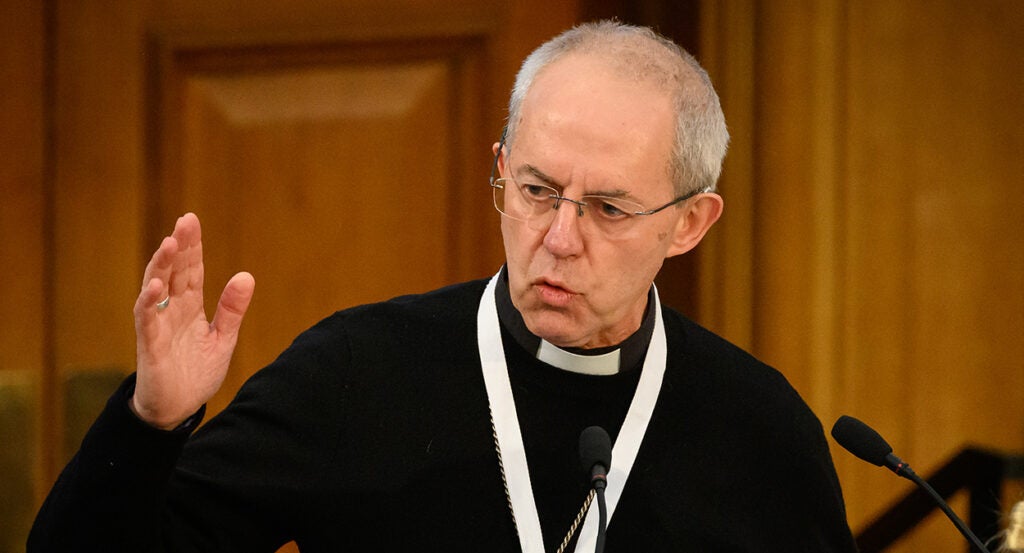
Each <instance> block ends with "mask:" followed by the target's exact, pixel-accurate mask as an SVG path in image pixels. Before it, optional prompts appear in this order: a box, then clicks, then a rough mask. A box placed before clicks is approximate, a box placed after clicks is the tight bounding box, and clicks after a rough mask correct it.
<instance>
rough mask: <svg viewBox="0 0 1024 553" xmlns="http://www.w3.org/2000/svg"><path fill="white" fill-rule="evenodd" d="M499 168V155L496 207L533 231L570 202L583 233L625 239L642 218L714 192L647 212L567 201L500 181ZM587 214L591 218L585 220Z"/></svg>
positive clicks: (596, 200) (614, 202) (599, 201)
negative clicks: (587, 232)
mask: <svg viewBox="0 0 1024 553" xmlns="http://www.w3.org/2000/svg"><path fill="white" fill-rule="evenodd" d="M502 147H504V135H503V136H502V142H501V145H500V146H499V149H498V152H499V153H500V152H501V148H502ZM496 167H497V156H495V161H494V164H493V165H492V167H491V179H490V181H491V190H492V192H493V195H494V207H495V208H496V209H497V210H498V211H499V212H500V213H501V214H503V215H505V216H506V217H508V218H510V219H514V220H516V221H523V222H525V223H527V224H528V225H529V227H530V228H532V229H533V230H544V229H546V228H548V227H549V226H550V225H551V222H552V221H553V220H554V218H555V213H556V212H557V210H558V208H559V207H560V206H561V205H562V202H569V203H570V204H572V205H573V206H574V207H575V208H576V215H577V216H578V217H581V220H580V224H581V227H582V229H581V230H584V231H587V230H596V231H597V232H598V233H600V234H602V235H604V236H609V237H616V236H621V235H623V234H625V233H627V232H628V231H629V230H630V229H632V228H633V227H634V226H635V223H636V222H637V221H638V220H639V218H640V217H642V216H645V215H654V214H655V213H658V212H659V211H662V210H663V209H666V208H668V207H670V206H673V205H676V204H678V203H680V202H684V201H686V200H688V199H690V198H692V197H694V196H696V195H697V194H701V193H705V192H709V191H710V190H708V189H706V188H698V189H696V190H692V191H690V192H688V193H686V194H683V195H682V196H679V197H677V198H675V199H674V200H672V201H670V202H668V203H666V204H665V205H663V206H661V207H658V208H655V209H646V208H644V206H643V205H641V204H639V203H637V202H634V201H631V200H626V199H624V198H616V197H611V196H600V195H594V194H587V195H584V196H581V197H580V199H579V200H574V199H572V198H566V197H565V196H563V195H561V193H559V191H558V190H556V189H554V188H552V187H550V186H547V185H544V184H535V183H532V182H521V181H517V180H515V179H511V178H498V179H496V178H494V173H495V169H496ZM584 213H586V214H587V215H588V217H583V215H584Z"/></svg>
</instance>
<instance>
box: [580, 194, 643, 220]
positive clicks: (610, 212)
mask: <svg viewBox="0 0 1024 553" xmlns="http://www.w3.org/2000/svg"><path fill="white" fill-rule="evenodd" d="M586 202H587V205H588V206H590V207H591V209H592V211H593V213H594V215H595V216H597V217H601V218H603V219H610V220H617V219H628V218H629V217H631V216H632V215H633V210H632V209H630V208H629V207H627V206H625V205H623V204H620V203H619V202H617V201H615V200H614V199H613V198H602V197H599V196H588V197H587V198H586Z"/></svg>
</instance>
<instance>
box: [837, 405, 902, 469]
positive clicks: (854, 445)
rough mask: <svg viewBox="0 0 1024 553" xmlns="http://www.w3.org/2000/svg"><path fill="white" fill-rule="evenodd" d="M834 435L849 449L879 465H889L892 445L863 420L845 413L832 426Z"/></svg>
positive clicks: (840, 443)
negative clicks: (888, 458) (888, 460)
mask: <svg viewBox="0 0 1024 553" xmlns="http://www.w3.org/2000/svg"><path fill="white" fill-rule="evenodd" d="M832 437H833V438H835V440H836V442H838V443H839V445H841V446H843V447H844V448H845V449H846V450H847V451H849V452H850V453H852V454H854V455H856V456H857V457H860V458H861V459H864V460H865V461H867V462H869V463H871V464H873V465H877V466H879V467H880V466H882V465H887V464H888V463H887V457H888V456H889V454H890V453H892V446H890V445H889V444H888V442H886V441H885V438H883V437H882V436H881V435H880V434H879V433H878V432H875V431H874V429H872V428H871V427H870V426H868V425H866V424H864V423H863V422H861V421H859V420H857V419H855V418H853V417H850V416H847V415H843V416H841V417H839V420H837V421H836V423H835V425H833V426H832Z"/></svg>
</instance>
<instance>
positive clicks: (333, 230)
mask: <svg viewBox="0 0 1024 553" xmlns="http://www.w3.org/2000/svg"><path fill="white" fill-rule="evenodd" d="M426 4H427V3H423V2H418V1H414V0H389V1H386V2H372V1H369V0H346V1H343V2H324V1H315V0H299V1H293V2H288V3H281V2H270V1H265V2H264V1H261V2H249V3H247V5H246V7H245V9H240V8H238V7H237V6H233V5H229V4H227V3H214V2H207V1H199V0H195V1H192V0H180V1H174V2H166V1H157V0H150V1H146V2H135V1H131V0H117V1H113V2H91V1H90V2H74V1H65V0H49V1H46V2H41V3H40V2H34V1H29V0H0V77H2V79H3V80H2V81H0V90H2V93H0V263H2V265H0V266H2V267H4V268H5V270H4V273H3V276H2V277H0V431H3V432H4V433H5V434H4V435H2V436H0V443H5V444H14V445H12V446H10V447H6V452H5V453H3V454H0V468H2V469H5V470H4V471H3V472H5V473H6V474H7V475H8V476H6V477H0V484H2V485H3V487H0V496H3V497H5V498H6V497H10V498H14V501H5V502H4V503H5V504H6V505H8V507H4V509H7V510H0V516H2V517H5V520H11V521H13V522H12V523H11V526H10V528H14V530H13V531H7V530H5V531H4V532H0V533H2V534H3V538H2V539H0V551H4V552H6V551H19V550H21V548H22V547H23V545H22V544H23V541H24V530H25V528H26V525H27V524H28V521H29V519H30V517H31V516H32V513H33V512H34V509H35V508H36V507H37V506H38V503H39V501H41V499H42V496H43V495H44V494H45V492H46V490H47V489H48V487H49V485H50V483H51V482H52V480H53V478H55V476H56V473H57V471H58V470H59V468H60V466H61V465H63V463H64V462H65V460H66V459H67V456H68V455H70V451H71V450H72V449H73V448H74V441H75V440H76V439H77V437H78V436H79V435H80V433H81V431H82V430H81V429H82V428H84V426H85V425H86V424H88V419H89V418H91V416H93V415H94V411H95V409H97V408H98V406H99V404H101V403H102V401H103V396H104V394H105V392H106V390H107V389H108V388H109V386H111V385H113V383H114V382H116V380H117V379H119V378H120V377H121V375H123V374H125V373H127V372H129V371H131V370H132V363H133V355H134V354H133V352H134V345H133V341H134V333H133V328H132V318H131V306H132V304H133V302H134V297H135V295H136V294H137V291H138V285H139V279H140V278H141V272H142V268H143V266H144V264H145V261H146V259H147V258H148V255H149V253H150V251H151V250H152V249H153V248H154V247H155V246H156V244H157V243H158V241H159V238H160V236H161V235H162V234H163V233H166V232H168V231H169V229H170V227H171V225H172V223H173V219H174V217H175V216H176V215H178V214H179V213H180V212H182V211H184V210H192V211H196V212H197V213H198V214H199V216H200V218H201V219H202V221H203V223H204V235H205V238H206V239H207V240H206V253H207V256H208V257H207V259H208V267H207V277H208V289H209V290H210V292H209V296H210V297H209V298H208V300H209V302H210V304H211V305H212V302H213V301H215V296H216V289H217V288H218V287H219V286H220V285H222V284H223V282H224V281H225V280H226V279H227V277H228V276H229V275H230V274H231V273H233V272H234V271H237V270H243V269H244V270H249V271H251V272H253V273H254V275H255V277H256V280H257V291H256V298H255V300H254V303H253V306H252V309H251V312H250V314H249V316H248V319H247V322H246V324H245V326H244V327H243V336H242V339H241V341H240V344H239V349H238V355H237V357H236V363H235V366H234V367H233V368H232V373H231V376H230V378H229V381H228V382H227V383H226V385H225V390H224V392H223V393H222V394H220V395H219V396H218V397H217V398H216V399H215V400H214V402H213V403H214V405H213V407H214V408H218V407H219V406H222V405H223V404H224V403H225V402H226V401H227V400H228V399H229V398H230V396H231V395H232V394H233V393H234V390H235V389H237V386H238V385H239V384H240V383H241V382H242V381H243V380H244V379H245V378H246V377H247V376H248V374H250V373H251V372H252V371H253V370H255V369H256V368H258V367H259V366H261V365H262V364H264V363H266V362H267V361H269V360H270V359H272V357H273V356H274V355H276V354H277V353H278V352H279V351H280V350H281V349H282V348H284V347H285V346H286V345H287V343H288V341H289V340H290V339H291V338H292V337H294V335H295V334H296V333H298V332H299V331H301V330H302V329H303V328H305V327H307V326H309V325H310V324H312V323H313V322H315V321H316V320H317V319H319V318H320V317H322V316H324V315H327V314H328V313H330V312H331V311H333V310H334V309H338V308H342V307H345V306H347V305H352V304H354V303H360V302H365V301H372V300H377V299H383V298H385V297H388V296H391V295H395V294H398V293H404V292H414V291H419V290H426V289H429V288H433V287H435V286H438V285H441V284H444V283H447V282H451V281H455V280H462V279H467V278H474V277H480V276H486V275H488V274H489V273H490V272H492V271H493V270H494V269H495V268H496V267H497V265H498V263H500V260H501V250H500V247H501V246H500V240H499V238H498V235H497V225H496V222H497V219H496V216H495V215H494V214H493V213H492V212H491V210H490V208H489V198H488V190H487V189H486V185H485V184H484V183H485V179H486V171H487V167H488V166H489V165H488V164H489V151H490V144H491V142H492V141H493V140H494V139H495V138H496V136H497V134H498V132H499V131H500V128H501V125H502V122H503V120H502V118H503V109H504V103H505V101H506V95H507V91H508V89H509V86H510V84H511V79H512V76H513V74H514V71H515V69H516V68H517V66H518V63H519V61H521V59H522V57H523V56H525V54H526V53H528V52H529V50H530V49H531V48H532V47H534V46H535V45H536V44H538V43H539V42H541V41H542V40H543V39H545V38H547V37H549V36H551V35H553V34H555V33H556V32H558V31H559V30H561V29H563V28H565V27H567V26H568V25H570V24H571V23H572V22H574V21H576V20H578V19H581V18H587V17H590V16H593V15H611V14H615V13H618V14H619V15H620V16H622V17H624V18H626V19H633V20H639V21H641V22H644V23H659V22H661V23H660V25H661V27H662V28H663V29H666V32H670V34H671V33H672V32H676V33H678V32H680V29H681V30H682V31H681V32H684V33H689V32H690V30H691V29H694V28H696V29H697V31H696V33H697V34H698V35H699V36H698V37H694V36H685V37H677V38H678V39H679V40H680V41H682V42H683V43H687V44H690V43H692V44H697V48H696V49H697V50H698V51H699V54H700V56H699V57H700V58H701V59H702V61H704V62H705V65H706V66H707V67H708V69H709V72H710V73H711V75H712V78H713V79H714V80H715V81H716V83H717V85H718V88H719V89H720V92H721V95H722V98H723V103H724V105H725V109H726V114H727V119H728V121H729V123H730V127H731V129H732V132H733V137H734V140H733V146H732V149H731V151H730V154H729V157H728V159H727V163H726V169H725V177H724V179H723V183H722V188H723V193H724V195H725V197H726V212H725V217H724V218H723V220H722V222H721V223H720V224H719V226H718V227H716V229H715V230H713V231H712V234H711V236H710V237H709V240H708V242H707V243H706V244H704V245H703V246H701V248H700V249H699V252H698V253H697V254H696V255H695V256H694V258H693V259H695V260H696V261H697V262H696V269H694V270H691V269H684V270H681V271H680V270H673V271H671V272H670V273H669V274H668V277H669V278H665V279H662V281H661V282H660V286H662V287H663V288H666V289H667V290H666V291H667V295H671V296H673V297H675V298H679V301H680V302H681V303H682V304H684V305H695V306H697V309H696V310H695V314H696V316H697V317H698V318H699V319H700V320H701V321H703V322H705V323H706V324H708V325H709V326H711V327H712V328H714V329H716V330H718V331H719V332H721V333H722V334H724V335H725V336H726V337H729V338H730V339H733V340H734V341H736V342H737V343H739V344H741V345H743V346H744V347H747V348H749V349H751V350H752V351H754V352H755V353H756V354H758V355H760V356H762V357H763V358H765V359H766V360H767V361H768V362H770V363H772V364H774V365H776V366H778V367H779V368H780V369H782V370H783V371H784V372H785V373H786V374H787V375H788V376H789V377H790V379H791V380H792V381H793V382H794V384H795V385H796V386H797V388H798V389H799V390H800V391H801V393H802V394H803V395H804V397H805V398H806V399H807V400H808V402H809V403H810V404H811V406H812V407H813V408H814V409H815V411H816V412H817V413H818V414H819V416H820V418H821V419H822V421H823V423H824V424H825V425H826V426H830V424H831V422H832V421H833V420H834V419H835V418H836V417H837V416H838V415H839V414H843V413H849V414H853V415H857V416H860V417H862V418H864V419H865V420H868V421H869V422H872V423H874V424H875V426H876V427H877V428H878V429H879V430H881V431H882V432H883V434H884V435H886V436H887V437H888V438H889V440H890V441H891V442H892V443H893V444H894V445H896V447H897V449H898V450H899V451H900V452H902V454H903V456H904V458H906V459H908V460H910V461H911V462H913V463H914V465H915V466H916V467H917V468H918V469H919V471H924V472H927V469H928V468H929V467H933V466H936V465H937V464H938V463H940V462H941V461H942V460H944V459H945V458H946V457H947V456H948V455H950V454H952V452H954V451H955V450H956V449H957V448H959V447H960V446H961V445H962V444H964V443H966V442H977V443H981V444H984V445H988V446H993V447H999V448H1004V449H1016V450H1021V449H1024V361H1022V359H1024V243H1022V240H1024V213H1022V211H1024V187H1022V186H1021V185H1022V184H1024V183H1022V179H1021V175H1022V174H1024V167H1022V163H1024V162H1022V160H1024V155H1022V153H1024V151H1022V144H1024V135H1022V131H1021V124H1020V123H1021V121H1022V120H1024V119H1022V115H1024V114H1022V113H1021V111H1022V108H1021V102H1020V98H1021V96H1022V74H1024V72H1022V71H1021V69H1022V68H1021V63H1022V62H1021V58H1020V55H1019V52H1020V51H1021V50H1022V46H1024V44H1022V42H1024V39H1022V35H1021V29H1024V21H1022V11H1024V10H1022V7H1021V4H1020V3H1019V2H1016V1H1015V0H984V1H982V2H977V3H972V4H969V5H968V4H964V3H961V2H956V1H954V0H908V1H905V2H901V3H889V2H881V1H877V0H871V1H867V2H857V3H846V2H840V1H839V0H819V1H814V2H812V1H804V2H775V1H764V2H755V1H753V0H731V1H728V2H701V3H694V2H689V3H686V9H684V10H677V9H675V8H674V7H673V6H672V4H673V3H672V2H659V1H644V2H608V1H605V2H599V1H591V2H580V3H576V2H563V3H550V2H540V1H537V0H516V1H514V2H499V1H494V2H489V1H485V2H481V1H479V0H476V1H468V0H466V1H462V0H458V1H452V2H444V3H435V4H438V5H434V6H427V5H426ZM847 4H849V5H847ZM698 8H699V9H698ZM680 13H685V14H687V16H692V15H694V14H699V24H681V23H680V22H679V21H678V20H677V18H678V14H680ZM698 39H699V40H698ZM442 189H443V190H445V192H440V193H439V192H438V191H439V190H442ZM755 207H756V208H755ZM691 274H697V275H698V277H699V282H691V281H690V280H688V278H687V275H691ZM65 441H70V444H68V445H65ZM834 455H835V458H836V461H837V466H838V468H839V471H840V477H841V479H842V482H843V485H844V488H845V491H846V495H847V500H848V504H849V511H850V519H851V523H852V525H853V527H854V528H855V529H856V528H858V527H859V526H862V525H863V524H864V523H865V522H866V521H867V520H868V519H870V518H871V516H873V515H874V514H875V513H877V512H878V511H879V510H880V509H881V508H883V507H884V506H885V505H887V504H888V503H889V502H890V501H892V499H893V498H895V497H897V496H898V495H899V494H901V493H902V492H903V491H905V489H906V486H905V485H904V484H903V483H901V482H899V481H895V480H894V479H893V478H892V477H891V476H890V475H888V474H884V473H882V471H880V470H879V469H876V468H874V467H870V466H865V465H864V464H863V463H861V462H859V461H856V460H854V459H852V458H851V457H850V456H849V455H847V454H846V453H844V452H841V451H836V452H834ZM10 467H14V469H13V470H6V469H9V468H10ZM10 505H13V507H10ZM958 508H959V509H960V510H961V512H963V508H962V506H959V507H958ZM0 524H3V522H0ZM918 549H922V550H923V549H928V550H932V551H960V550H962V549H963V548H962V546H961V545H960V543H959V542H958V540H957V539H956V536H955V535H954V534H953V531H952V528H951V527H949V526H948V524H947V523H945V522H944V521H941V520H937V519H934V520H932V521H929V523H928V524H927V525H926V526H925V527H923V528H922V529H920V530H919V531H918V532H917V533H916V534H915V535H914V536H912V537H911V538H910V540H909V541H908V543H907V544H904V545H902V546H901V548H900V550H901V551H902V550H906V551H910V550H918Z"/></svg>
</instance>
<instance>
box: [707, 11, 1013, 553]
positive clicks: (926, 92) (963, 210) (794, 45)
mask: <svg viewBox="0 0 1024 553" xmlns="http://www.w3.org/2000/svg"><path fill="white" fill-rule="evenodd" d="M730 6H731V7H729V8H728V9H726V8H722V9H720V10H718V11H717V12H714V13H717V14H718V16H719V17H717V18H709V24H710V25H711V26H712V29H715V30H717V32H718V33H719V34H718V36H719V37H720V38H719V39H718V41H717V42H716V41H715V40H714V35H707V36H708V40H710V41H712V44H711V47H712V48H714V46H715V45H718V47H719V48H729V47H732V46H733V45H735V44H739V45H741V46H740V48H741V49H742V45H743V44H746V40H749V38H751V37H754V38H756V43H755V46H754V50H753V54H754V56H755V58H756V62H755V67H756V69H755V73H754V75H753V78H752V79H749V78H748V77H746V76H745V75H744V74H743V73H742V72H735V73H734V72H730V71H724V72H722V73H721V76H720V77H719V79H720V80H719V83H720V84H719V86H720V88H722V89H723V90H724V91H725V94H723V97H724V98H725V99H726V110H727V113H728V112H729V111H730V110H733V111H739V113H740V121H741V125H743V124H744V123H743V121H745V120H746V119H745V118H746V117H749V118H750V119H749V120H751V121H753V127H754V133H753V138H747V137H745V136H744V135H743V134H742V133H740V134H737V133H734V148H735V147H736V145H737V143H739V146H740V147H741V148H743V147H745V145H746V144H751V143H752V144H753V148H754V149H753V152H754V154H753V155H754V161H753V163H752V165H753V167H754V171H753V175H754V176H753V177H752V178H750V179H741V181H740V184H742V183H744V182H746V183H749V190H751V191H752V193H753V197H754V198H755V199H756V202H755V203H751V204H750V206H749V208H746V209H745V210H743V207H742V206H741V216H744V217H749V218H751V220H753V222H754V227H753V228H754V232H753V233H752V236H753V237H754V238H753V240H754V242H753V250H754V260H755V262H754V265H753V274H752V277H751V278H750V279H749V280H748V281H747V282H740V283H738V284H730V285H734V286H740V287H742V286H749V287H750V288H751V289H752V290H753V292H752V296H751V300H750V302H749V306H748V308H749V312H750V313H751V314H752V317H753V320H754V329H753V335H754V337H755V340H754V344H753V346H754V352H755V353H756V354H758V355H759V356H761V357H762V358H764V359H766V360H768V361H769V362H771V363H773V364H775V365H777V366H779V367H780V368H781V369H783V371H784V372H785V373H786V374H787V376H789V377H790V379H791V381H793V382H794V384H795V385H796V386H797V388H798V389H799V390H800V391H801V393H802V394H803V395H804V397H805V398H806V399H807V400H808V402H809V403H810V404H811V406H812V408H814V409H815V410H816V412H817V413H818V414H819V416H820V417H821V419H822V421H823V422H824V424H825V425H826V427H827V426H829V425H830V424H831V422H832V421H833V420H834V419H835V417H836V416H837V415H839V414H841V413H850V414H854V415H858V416H861V417H862V418H864V419H865V420H867V421H868V422H870V423H872V424H873V425H874V426H875V427H876V428H878V429H879V430H880V431H881V432H882V433H883V435H885V436H886V437H887V438H888V439H889V441H890V442H892V443H893V444H894V446H896V448H897V450H898V452H900V453H901V454H902V455H903V457H904V458H905V459H907V460H909V461H911V462H912V463H914V465H915V466H916V468H917V470H918V472H919V473H927V472H929V471H930V470H932V469H933V468H935V467H936V465H937V463H939V462H941V461H942V460H943V459H946V458H948V457H949V456H950V455H951V454H952V453H953V452H954V451H955V450H956V449H958V448H959V447H962V446H963V445H964V444H966V443H980V444H983V445H987V446H990V447H994V448H1000V449H1004V450H1017V451H1019V450H1021V449H1024V361H1022V360H1024V340H1022V337H1024V213H1022V210H1024V187H1022V186H1021V185H1022V184H1024V183H1022V180H1021V175H1022V174H1024V155H1022V153H1024V131H1022V128H1021V126H1020V121H1021V120H1024V118H1022V116H1024V113H1022V104H1021V102H1020V101H1019V99H1020V98H1021V97H1022V96H1024V79H1022V72H1024V62H1022V59H1021V57H1020V55H1019V52H1020V51H1021V50H1022V47H1024V44H1022V40H1024V36H1022V34H1021V33H1020V29H1022V28H1024V10H1022V9H1021V7H1020V4H1019V3H1017V2H1012V1H1006V0H987V1H986V2H981V3H975V4H972V5H971V6H970V7H967V6H963V5H962V4H960V3H957V2H953V1H942V2H903V3H898V4H892V3H886V2H859V3H852V4H850V3H842V2H791V3H769V2H765V3H757V4H756V5H750V6H748V7H747V8H746V9H745V10H738V11H737V10H736V9H735V8H736V6H732V5H730ZM750 18H753V20H754V21H755V24H754V25H753V26H751V27H749V29H750V30H749V32H748V35H747V38H744V37H743V36H740V37H737V36H735V33H733V34H726V33H725V32H724V31H725V30H729V29H731V30H733V31H739V32H740V34H741V35H742V33H743V32H744V31H743V29H745V28H747V27H744V23H745V22H748V21H750V20H751V19H750ZM709 51H714V50H713V49H712V50H709ZM736 57H742V52H741V53H739V54H733V57H732V58H728V57H726V58H724V59H725V62H726V64H725V67H726V69H728V67H729V66H728V62H729V60H730V59H735V58H736ZM719 66H721V63H720V64H719ZM713 76H714V75H713ZM722 79H724V82H723V80H722ZM744 86H748V87H749V86H752V87H753V90H754V93H753V94H754V97H756V98H758V100H757V102H756V104H754V105H753V106H751V107H746V106H745V105H744V104H743V103H741V104H740V105H739V106H737V105H735V104H734V105H733V106H731V107H730V105H729V103H728V100H729V98H730V97H731V94H732V92H731V91H733V90H736V89H737V88H740V89H742V87H744ZM730 117H733V119H735V117H734V116H730ZM726 171H727V173H726V176H725V179H726V180H725V183H726V184H728V183H731V182H736V180H732V181H730V180H729V179H730V176H729V174H728V171H729V168H728V167H727V169H726ZM755 205H756V208H755V207H754V206H755ZM728 207H729V208H730V210H727V218H728V217H735V216H736V205H734V204H730V205H729V206H728ZM726 221H727V219H726ZM726 226H728V223H726ZM723 237H724V240H720V241H717V242H714V241H713V242H712V244H713V245H714V247H715V248H716V250H718V253H716V254H715V255H716V256H722V257H723V258H724V257H725V256H728V255H729V254H730V249H731V248H734V247H739V248H740V249H741V250H742V247H743V246H744V245H743V244H742V238H738V237H737V235H736V234H735V233H724V235H723ZM705 269H706V270H708V271H709V272H710V273H711V274H715V272H714V270H715V268H714V267H706V268H705ZM709 295H710V300H714V298H715V295H714V293H709ZM712 304H715V303H714V301H712ZM835 457H836V464H837V467H838V470H839V473H840V478H841V480H842V482H843V485H844V490H845V493H846V497H847V501H848V507H849V515H850V521H851V523H852V525H853V527H854V528H855V529H856V528H859V527H860V526H862V525H863V524H864V523H866V522H867V520H868V519H869V518H871V517H872V516H873V515H874V514H875V513H877V512H878V511H879V510H880V509H882V508H884V507H885V506H886V505H888V503H889V502H891V501H892V500H893V499H894V498H896V497H898V496H899V495H900V494H902V493H903V492H904V491H905V490H906V489H907V488H908V487H909V486H910V484H909V483H906V482H903V481H897V480H895V479H893V477H892V475H891V474H888V473H887V472H885V471H882V470H879V469H877V468H875V467H872V466H869V465H866V464H864V463H862V462H860V461H858V460H856V459H853V458H852V457H851V456H850V455H848V454H847V453H845V452H841V451H836V452H835ZM954 507H955V508H957V509H958V510H960V512H962V513H964V512H965V508H966V506H965V504H964V503H963V499H962V498H957V499H956V501H955V502H954ZM896 550H898V551H916V550H929V551H962V550H963V544H962V543H961V542H960V541H959V539H958V538H957V536H956V533H955V530H954V529H953V528H952V527H951V526H950V525H949V523H948V522H947V521H945V520H944V519H943V518H942V517H941V515H939V514H937V515H936V516H934V517H932V518H931V519H929V520H928V522H927V523H926V524H924V525H922V527H920V528H919V529H917V530H916V531H915V532H914V534H913V535H911V536H910V537H909V538H908V539H907V540H906V541H905V543H901V544H900V545H899V547H897V548H896Z"/></svg>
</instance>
